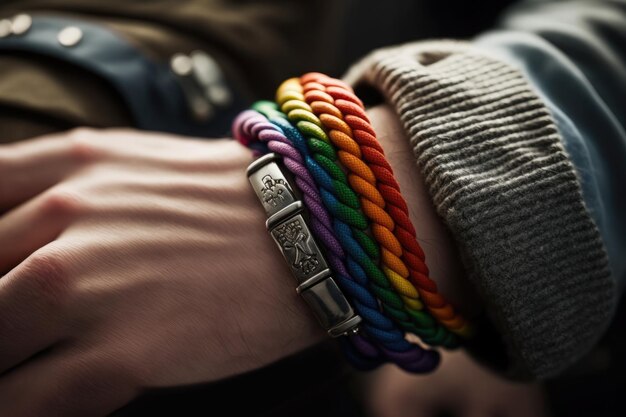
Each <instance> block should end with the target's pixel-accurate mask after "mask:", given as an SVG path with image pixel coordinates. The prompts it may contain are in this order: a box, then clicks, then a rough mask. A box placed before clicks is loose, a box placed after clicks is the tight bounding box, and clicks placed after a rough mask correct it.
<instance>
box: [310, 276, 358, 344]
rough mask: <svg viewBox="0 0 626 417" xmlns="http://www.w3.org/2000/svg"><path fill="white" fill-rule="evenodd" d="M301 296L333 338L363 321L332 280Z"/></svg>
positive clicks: (313, 287)
mask: <svg viewBox="0 0 626 417" xmlns="http://www.w3.org/2000/svg"><path fill="white" fill-rule="evenodd" d="M300 295H302V298H304V300H305V301H306V302H307V304H308V305H309V306H310V307H311V309H312V310H313V313H314V314H315V317H317V320H318V321H319V322H320V324H321V325H322V326H323V327H324V329H326V330H327V331H328V333H329V334H330V335H331V336H333V337H336V336H341V335H342V334H345V333H346V332H348V331H350V330H351V329H354V328H356V326H357V325H358V324H359V323H360V321H361V318H360V317H359V316H355V314H354V310H352V307H351V306H350V303H348V300H347V299H346V297H345V296H344V295H343V293H342V292H341V290H340V289H339V287H338V286H337V284H336V283H335V281H334V280H333V279H332V278H328V279H325V280H324V281H322V282H319V283H317V284H316V285H314V286H312V287H310V288H309V289H307V290H305V291H302V292H301V293H300Z"/></svg>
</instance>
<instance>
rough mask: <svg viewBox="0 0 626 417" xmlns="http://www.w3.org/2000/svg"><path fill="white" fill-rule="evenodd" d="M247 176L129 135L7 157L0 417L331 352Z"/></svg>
mask: <svg viewBox="0 0 626 417" xmlns="http://www.w3.org/2000/svg"><path fill="white" fill-rule="evenodd" d="M369 115H370V118H371V120H372V123H373V125H374V128H375V129H376V131H377V132H378V136H379V139H380V141H381V144H382V145H383V147H384V148H385V150H386V152H387V157H388V159H389V162H390V163H391V165H392V166H393V167H394V171H395V172H396V176H397V179H398V182H399V183H400V186H401V187H402V190H403V193H404V195H405V197H406V198H407V203H408V204H409V207H410V208H411V213H410V214H411V217H412V220H413V221H414V222H415V224H416V225H417V228H418V239H419V240H420V243H421V244H422V247H423V249H424V252H425V253H426V258H427V261H428V264H429V267H430V269H431V273H432V276H433V278H434V279H435V280H436V281H437V282H438V283H439V284H440V288H441V289H442V290H443V293H444V294H445V295H446V296H447V297H449V298H451V299H452V300H453V301H454V302H455V304H456V305H457V306H458V307H459V308H460V310H462V311H463V312H464V313H465V314H467V313H468V311H469V310H470V309H469V308H468V307H476V306H478V305H479V304H478V303H476V302H472V301H471V297H470V296H469V295H468V294H470V293H471V291H469V290H468V289H467V285H466V283H465V282H464V280H463V279H462V275H463V274H462V269H461V268H460V265H459V262H458V259H457V256H456V252H455V250H454V244H453V242H452V240H451V238H450V236H449V234H448V233H447V231H446V229H445V227H444V226H443V225H442V224H441V222H440V221H439V219H438V217H437V214H436V213H435V212H434V209H433V206H432V204H431V203H430V199H429V197H428V194H427V192H426V190H425V187H424V184H423V182H422V180H421V178H420V176H419V172H418V171H417V168H416V167H415V162H414V159H413V156H412V155H411V151H410V147H409V145H408V142H407V139H406V137H405V135H404V132H403V130H402V128H401V126H400V125H399V123H398V120H397V118H396V116H395V115H394V114H393V113H392V112H391V111H390V110H389V109H388V108H386V107H384V106H381V107H377V108H374V109H372V110H371V111H370V112H369ZM251 160H252V156H251V155H250V153H249V152H248V151H247V150H245V149H244V148H243V147H241V146H240V145H239V144H237V143H235V142H233V141H230V140H213V141H200V140H190V139H181V138H177V137H173V136H168V135H162V134H156V133H138V132H134V131H94V130H85V129H81V130H76V131H73V132H70V133H65V134H59V135H55V136H49V137H44V138H39V139H35V140H31V141H27V142H23V143H19V144H14V145H4V146H0V213H2V212H3V211H6V213H5V214H4V215H3V216H2V217H0V248H2V251H1V252H0V274H3V273H6V275H5V276H4V277H3V278H1V279H0V416H11V417H27V416H37V417H39V416H41V415H45V416H47V417H55V416H63V417H72V416H80V417H89V416H95V417H99V416H104V415H107V414H109V413H110V412H112V411H113V410H115V409H117V408H119V407H121V406H123V405H124V404H126V403H127V402H129V401H130V400H131V399H133V398H134V397H135V396H136V395H138V394H139V393H140V392H141V391H142V390H144V389H147V388H152V387H163V386H175V385H183V384H191V383H196V382H208V381H211V380H216V379H220V378H224V377H227V376H229V375H234V374H237V373H242V372H245V371H247V370H251V369H254V368H258V367H260V366H262V365H264V364H267V363H270V362H272V361H274V360H277V359H279V358H282V357H284V356H286V355H289V354H291V353H294V352H296V351H298V350H301V349H303V348H305V347H307V346H309V345H311V344H313V343H315V342H317V341H319V340H322V339H323V338H324V337H325V335H324V333H323V331H322V330H321V329H320V327H319V325H318V324H317V322H316V321H315V319H314V318H313V317H312V316H311V315H310V314H309V311H308V309H307V307H306V305H305V304H304V303H303V302H302V300H300V298H299V297H298V296H297V295H296V293H295V291H294V287H295V281H294V279H293V278H292V277H291V276H290V273H289V270H288V267H287V266H286V264H285V262H284V260H283V259H282V257H281V255H280V252H279V251H278V249H277V248H276V247H275V244H274V243H273V242H272V239H271V237H270V236H269V234H268V233H267V232H266V230H265V227H264V222H265V215H264V213H263V210H262V208H261V207H260V205H259V202H258V201H257V198H256V197H255V195H254V193H253V191H252V190H251V188H250V186H249V184H248V182H247V179H246V177H245V168H246V167H247V165H248V164H249V162H250V161H251ZM470 315H471V314H470Z"/></svg>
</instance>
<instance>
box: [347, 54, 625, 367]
mask: <svg viewBox="0 0 626 417" xmlns="http://www.w3.org/2000/svg"><path fill="white" fill-rule="evenodd" d="M346 79H347V80H348V81H349V82H351V83H353V84H354V83H362V82H365V83H367V84H370V85H372V86H374V87H376V88H377V89H378V90H380V91H381V92H382V93H383V94H384V95H385V97H386V98H387V99H388V101H389V102H390V103H391V105H392V106H394V107H395V110H396V112H397V113H398V115H399V117H400V119H401V121H402V123H403V125H404V128H405V129H406V132H407V134H408V137H409V138H410V141H411V145H412V147H413V149H414V152H415V157H416V159H417V164H418V166H419V168H420V170H421V173H422V175H423V177H424V179H425V182H426V184H427V187H428V189H429V192H430V195H431V197H432V200H433V202H434V204H435V206H436V209H437V212H438V213H439V215H440V216H441V217H442V219H443V220H444V222H445V223H446V225H447V226H448V227H449V229H450V230H451V232H452V234H453V235H454V237H455V240H456V242H457V244H458V247H459V249H460V252H461V256H462V261H463V263H464V266H465V269H466V272H467V274H468V277H469V279H470V280H471V281H472V283H473V284H474V285H475V286H476V288H477V290H478V292H479V294H480V295H481V297H482V299H483V301H484V303H485V306H486V309H487V313H488V316H489V317H490V319H491V321H492V322H493V324H494V325H495V327H496V328H497V330H498V332H499V333H500V335H501V336H502V339H503V341H504V344H505V345H506V351H507V352H506V353H507V356H508V363H507V369H506V371H507V373H508V374H509V375H510V376H513V377H518V378H529V377H530V378H545V377H549V376H553V375H556V374H558V373H559V372H561V371H562V370H564V369H565V368H567V367H568V366H570V365H571V364H573V363H574V362H575V361H576V360H578V359H579V358H580V357H581V356H582V355H584V354H585V353H586V352H588V351H589V350H590V349H591V348H592V347H593V346H594V344H595V343H596V342H597V340H598V339H599V337H600V336H601V335H602V333H603V332H604V330H605V329H606V327H607V325H608V323H609V321H610V317H611V314H612V311H613V307H614V303H615V285H614V282H613V280H612V278H611V276H610V272H609V269H608V263H607V256H606V252H605V249H604V246H603V243H602V241H601V238H600V235H599V233H598V231H597V229H596V226H595V224H594V223H593V220H592V219H591V217H590V216H589V213H588V212H587V210H586V208H585V205H584V201H583V197H582V194H581V189H580V185H579V182H578V179H577V176H576V173H575V170H574V167H573V166H572V164H571V162H570V161H569V159H568V157H567V154H566V153H565V150H564V148H563V146H562V144H561V140H560V139H559V133H558V131H557V128H556V126H555V124H554V122H553V121H552V119H551V116H550V114H549V112H548V110H547V108H546V106H545V105H544V104H543V103H542V101H541V100H540V99H539V98H538V97H537V95H536V94H535V93H534V92H533V91H532V90H531V88H530V86H529V84H528V83H527V81H526V80H525V79H524V78H523V76H522V75H521V74H520V73H519V72H518V71H516V70H515V69H513V68H512V67H510V66H508V65H506V64H504V63H502V62H499V61H497V60H495V59H494V58H491V57H488V56H485V55H484V54H482V53H481V52H480V51H478V50H475V49H473V48H472V47H471V45H470V44H466V43H456V42H423V43H415V44H408V45H404V46H401V47H395V48H390V49H385V50H380V51H377V52H375V53H374V54H372V55H370V56H368V57H366V58H365V59H363V60H362V61H361V62H359V63H358V64H356V65H355V66H354V67H353V68H352V69H351V70H350V71H349V72H348V74H347V76H346Z"/></svg>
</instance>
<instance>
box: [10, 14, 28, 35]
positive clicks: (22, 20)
mask: <svg viewBox="0 0 626 417" xmlns="http://www.w3.org/2000/svg"><path fill="white" fill-rule="evenodd" d="M32 25H33V18H32V17H30V15H27V14H18V15H17V16H15V17H14V18H13V21H12V22H11V32H12V33H13V34H14V35H23V34H25V33H26V32H28V31H29V30H30V28H31V26H32Z"/></svg>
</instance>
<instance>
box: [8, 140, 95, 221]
mask: <svg viewBox="0 0 626 417" xmlns="http://www.w3.org/2000/svg"><path fill="white" fill-rule="evenodd" d="M96 153H97V151H95V148H94V147H91V146H89V145H88V143H87V141H86V139H85V137H84V135H82V134H81V133H80V131H76V132H71V133H66V134H63V135H54V136H43V137H41V138H37V139H32V140H28V141H24V142H18V143H12V144H8V145H1V146H0V212H1V211H6V210H7V209H10V208H12V207H15V206H16V205H18V204H21V203H23V202H24V201H26V200H28V199H30V198H32V197H33V196H35V195H37V194H39V193H41V192H43V191H45V190H47V189H48V188H50V187H52V186H53V185H55V184H57V183H58V182H59V181H61V180H62V179H63V178H65V177H66V176H67V175H69V174H70V173H72V172H74V171H75V170H76V169H77V168H78V167H80V166H82V165H84V164H85V163H86V162H87V161H89V160H92V159H93V158H95V155H96Z"/></svg>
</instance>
